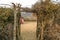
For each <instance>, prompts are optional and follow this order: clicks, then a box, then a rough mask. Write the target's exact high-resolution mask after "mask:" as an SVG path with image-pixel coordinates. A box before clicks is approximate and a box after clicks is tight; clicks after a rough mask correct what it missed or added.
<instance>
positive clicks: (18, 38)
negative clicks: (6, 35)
mask: <svg viewBox="0 0 60 40" xmlns="http://www.w3.org/2000/svg"><path fill="white" fill-rule="evenodd" d="M20 8H21V5H20V4H17V8H16V10H17V27H16V28H17V29H16V36H17V39H16V40H21V35H20V32H21V31H20V30H21V29H20V27H21V26H20V25H21V24H20V17H21V13H20Z"/></svg>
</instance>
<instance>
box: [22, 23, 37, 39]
mask: <svg viewBox="0 0 60 40" xmlns="http://www.w3.org/2000/svg"><path fill="white" fill-rule="evenodd" d="M36 25H37V23H36V22H25V23H24V24H22V25H21V35H22V39H23V40H36Z"/></svg>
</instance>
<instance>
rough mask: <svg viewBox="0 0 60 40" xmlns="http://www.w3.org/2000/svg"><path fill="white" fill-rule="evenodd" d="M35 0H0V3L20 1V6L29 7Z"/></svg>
mask: <svg viewBox="0 0 60 40" xmlns="http://www.w3.org/2000/svg"><path fill="white" fill-rule="evenodd" d="M37 1H38V0H0V4H11V3H12V2H13V3H20V4H21V5H22V7H31V5H32V4H34V3H35V2H37ZM55 1H56V0H55ZM57 1H59V0H57Z"/></svg>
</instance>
